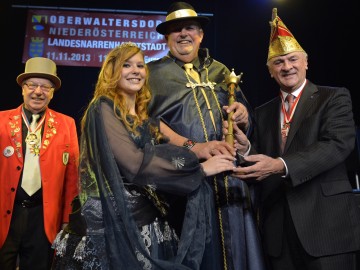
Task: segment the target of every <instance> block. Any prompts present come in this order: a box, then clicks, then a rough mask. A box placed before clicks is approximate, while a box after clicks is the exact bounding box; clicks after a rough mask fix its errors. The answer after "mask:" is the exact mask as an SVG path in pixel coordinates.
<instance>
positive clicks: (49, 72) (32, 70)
mask: <svg viewBox="0 0 360 270" xmlns="http://www.w3.org/2000/svg"><path fill="white" fill-rule="evenodd" d="M31 77H32V78H45V79H48V80H50V81H52V83H53V84H54V88H55V90H57V89H59V88H60V86H61V80H60V78H59V77H58V76H57V75H56V64H55V62H54V61H52V60H50V59H49V58H45V57H33V58H30V59H28V60H27V61H26V64H25V72H24V73H21V74H20V75H19V76H17V78H16V82H17V83H18V85H20V86H22V83H23V81H24V80H25V79H27V78H31Z"/></svg>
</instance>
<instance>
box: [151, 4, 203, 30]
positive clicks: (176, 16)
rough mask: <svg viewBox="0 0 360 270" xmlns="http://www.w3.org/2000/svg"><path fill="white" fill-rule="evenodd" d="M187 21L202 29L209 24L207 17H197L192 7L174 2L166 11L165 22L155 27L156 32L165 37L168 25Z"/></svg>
mask: <svg viewBox="0 0 360 270" xmlns="http://www.w3.org/2000/svg"><path fill="white" fill-rule="evenodd" d="M189 20H192V21H196V22H198V23H199V24H200V25H201V27H202V28H204V27H205V26H206V25H207V24H208V23H209V22H210V19H209V18H208V17H205V16H199V15H198V14H197V13H196V11H195V9H194V7H193V6H192V5H190V4H188V3H186V2H174V3H173V4H172V5H171V6H170V7H169V10H168V11H167V15H166V18H165V22H162V23H160V24H159V25H158V26H156V31H157V32H158V33H160V34H162V35H166V34H167V29H168V26H169V25H171V24H173V23H176V22H180V21H189Z"/></svg>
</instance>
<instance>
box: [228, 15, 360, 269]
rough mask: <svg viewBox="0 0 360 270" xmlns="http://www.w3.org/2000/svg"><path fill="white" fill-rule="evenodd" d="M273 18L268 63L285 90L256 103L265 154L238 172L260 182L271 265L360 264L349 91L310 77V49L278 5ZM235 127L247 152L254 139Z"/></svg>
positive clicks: (259, 146) (257, 140) (258, 143)
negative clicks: (359, 259)
mask: <svg viewBox="0 0 360 270" xmlns="http://www.w3.org/2000/svg"><path fill="white" fill-rule="evenodd" d="M270 24H271V30H272V31H271V37H270V46H269V54H268V61H267V66H268V68H269V71H270V75H271V77H273V78H274V79H275V80H276V81H277V83H278V84H279V86H280V94H279V96H278V97H276V98H274V99H272V100H271V101H269V102H267V103H266V104H264V105H262V106H260V107H259V108H257V109H256V112H255V120H256V127H255V135H254V138H252V139H251V150H250V153H252V151H253V150H254V149H255V151H256V152H257V153H259V154H254V155H249V156H246V157H245V160H246V161H248V162H251V163H254V164H253V165H251V164H250V166H247V167H239V168H238V169H237V173H236V174H237V175H238V176H239V177H240V178H241V179H243V180H245V181H246V180H250V179H252V180H253V181H254V179H255V180H256V182H257V183H259V184H258V185H259V187H260V191H261V202H260V203H261V204H260V209H261V211H260V221H261V224H260V226H261V231H262V236H263V242H264V250H265V253H266V254H267V257H268V261H269V265H270V269H273V270H284V269H286V270H292V269H297V270H300V269H301V270H306V269H311V270H339V269H344V270H345V269H346V270H355V269H360V265H356V254H358V252H359V250H360V209H359V207H358V206H357V204H356V200H355V195H354V194H353V193H352V187H351V184H350V181H349V179H348V177H347V171H346V165H345V159H346V158H347V157H348V155H349V154H350V153H351V151H352V150H353V148H354V146H355V125H354V120H353V113H352V107H351V98H350V93H349V91H348V90H347V89H346V88H343V87H329V86H317V85H315V84H313V83H311V82H310V81H309V80H307V79H306V70H307V69H308V60H307V54H306V52H305V51H304V50H303V48H302V47H301V46H300V45H299V43H298V42H297V41H296V39H295V38H294V36H293V35H292V34H291V32H290V31H289V30H288V28H287V27H286V26H285V24H284V23H283V22H282V21H281V20H280V18H279V17H278V16H277V14H276V9H274V10H273V20H272V22H270ZM288 94H292V95H293V98H292V99H289V98H287V95H288ZM234 132H236V135H235V137H236V139H237V141H238V142H239V143H238V145H237V148H238V149H240V152H242V153H244V152H245V151H246V150H248V148H249V145H248V142H247V140H246V138H245V136H244V134H243V133H242V132H241V130H240V129H238V128H237V127H236V125H235V126H234Z"/></svg>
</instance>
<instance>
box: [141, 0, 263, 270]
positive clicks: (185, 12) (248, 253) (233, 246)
mask: <svg viewBox="0 0 360 270" xmlns="http://www.w3.org/2000/svg"><path fill="white" fill-rule="evenodd" d="M209 21H210V20H209V18H208V17H204V16H199V15H198V14H197V13H196V11H195V10H194V8H193V6H191V5H190V4H188V3H186V2H174V3H173V4H172V5H171V6H170V7H169V9H168V12H167V16H166V20H165V22H162V23H160V24H159V25H157V27H156V31H157V32H158V33H160V34H163V35H164V37H165V39H166V41H167V45H168V47H169V49H170V51H169V53H168V54H167V55H166V56H165V57H163V58H162V59H159V60H156V61H153V62H150V63H148V67H149V72H150V78H149V82H150V86H151V91H152V101H151V103H150V106H149V113H150V115H152V116H153V117H161V119H162V120H163V121H164V122H165V123H166V125H167V126H165V127H162V128H161V129H162V130H164V129H166V128H171V129H172V130H174V131H175V132H177V133H178V135H179V136H178V137H173V136H170V135H169V134H166V132H164V133H165V134H166V135H168V136H169V137H170V141H171V143H174V144H177V145H183V146H184V147H187V148H189V149H191V150H192V151H194V152H195V153H196V154H197V156H198V157H199V158H200V159H206V158H209V157H211V156H212V155H217V154H230V155H231V154H233V155H235V152H234V149H233V148H232V145H231V146H230V145H228V144H227V143H226V142H224V141H222V138H223V133H222V123H223V120H224V119H227V114H228V113H230V112H233V116H232V121H234V122H235V123H236V125H237V126H238V127H239V128H241V129H242V130H243V131H244V132H245V133H248V134H250V132H251V117H250V116H249V113H248V110H249V108H250V106H249V104H248V103H247V101H246V99H245V96H244V95H243V93H242V91H241V90H240V88H239V87H237V89H236V90H238V91H236V100H235V102H234V103H233V104H232V105H231V106H227V105H228V104H229V92H228V91H227V90H228V86H227V84H226V82H225V78H226V76H228V75H229V74H230V71H229V69H228V68H227V67H226V66H225V65H224V64H222V63H220V62H218V61H216V60H214V59H213V58H211V57H210V55H209V52H208V49H206V48H200V45H201V42H202V41H203V38H204V30H203V29H204V28H205V27H206V25H207V24H208V23H209ZM188 64H190V65H191V66H192V67H191V69H192V70H190V71H187V69H188V67H187V66H188ZM207 180H208V183H209V184H210V185H211V187H212V189H213V192H214V200H215V207H214V220H215V221H214V222H215V225H214V226H213V228H214V231H213V237H212V239H211V240H212V241H213V243H212V244H210V245H209V246H212V247H213V248H215V249H216V250H214V253H213V255H212V256H214V257H216V256H221V258H219V265H218V266H216V265H211V266H207V268H206V266H205V268H204V269H225V270H231V269H234V270H242V269H248V268H247V266H248V265H254V268H253V269H258V270H260V269H262V256H261V247H260V241H257V240H258V235H257V230H256V225H255V221H254V216H253V213H252V210H251V198H250V197H249V189H248V186H247V184H246V183H245V182H242V181H240V180H239V179H235V178H232V177H230V176H229V175H228V174H223V173H222V174H218V175H216V176H215V177H208V178H207ZM179 205H181V204H180V203H179V201H178V202H177V204H175V206H173V207H177V206H179ZM171 212H172V213H174V212H175V213H176V215H177V217H180V216H181V213H182V212H183V211H182V209H181V207H178V209H177V211H175V210H173V211H171ZM174 222H175V223H177V225H179V226H178V227H180V228H179V231H180V230H181V224H182V219H180V218H178V219H177V220H175V221H174ZM250 239H251V240H250ZM207 254H208V256H211V255H209V254H211V252H210V253H207ZM250 257H251V258H252V259H251V260H249V258H250ZM204 261H205V260H204ZM217 267H218V268H217Z"/></svg>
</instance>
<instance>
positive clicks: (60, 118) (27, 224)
mask: <svg viewBox="0 0 360 270" xmlns="http://www.w3.org/2000/svg"><path fill="white" fill-rule="evenodd" d="M16 81H17V83H18V84H19V86H20V87H21V89H22V95H23V100H24V102H23V104H21V105H20V106H19V107H17V108H15V109H11V110H7V111H1V112H0V149H1V155H0V213H1V222H0V269H2V270H13V269H15V265H16V262H17V258H18V259H19V261H18V262H19V267H20V269H32V270H35V269H38V270H40V269H41V270H45V269H50V267H51V262H52V258H53V249H52V248H51V243H52V242H53V241H54V239H55V236H56V234H57V232H58V231H59V230H60V229H61V226H62V225H63V224H65V223H67V222H68V217H69V213H70V212H71V201H72V199H73V198H74V197H75V196H76V195H77V193H78V185H77V183H78V157H79V146H78V136H77V130H76V125H75V120H74V119H73V118H71V117H69V116H67V115H64V114H61V113H59V112H56V111H54V110H51V109H50V108H49V107H48V105H49V102H50V101H51V99H52V98H53V96H54V92H55V91H57V89H59V88H60V86H61V80H60V78H59V77H58V76H57V75H56V64H55V63H54V62H53V61H52V60H50V59H47V58H42V57H34V58H30V59H29V60H28V61H27V62H26V65H25V72H24V73H22V74H20V75H19V76H18V77H17V79H16ZM33 119H37V122H36V121H34V120H33Z"/></svg>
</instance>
